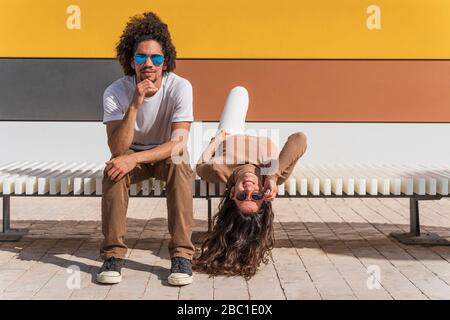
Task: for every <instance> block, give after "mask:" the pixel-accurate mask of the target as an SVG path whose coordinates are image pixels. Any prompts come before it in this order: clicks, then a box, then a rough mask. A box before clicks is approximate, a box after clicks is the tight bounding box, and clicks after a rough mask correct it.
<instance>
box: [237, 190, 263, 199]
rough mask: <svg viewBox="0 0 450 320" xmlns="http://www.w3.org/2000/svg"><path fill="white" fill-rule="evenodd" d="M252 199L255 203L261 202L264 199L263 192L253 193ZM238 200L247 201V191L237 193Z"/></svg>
mask: <svg viewBox="0 0 450 320" xmlns="http://www.w3.org/2000/svg"><path fill="white" fill-rule="evenodd" d="M251 198H252V199H253V200H255V201H258V200H261V199H262V198H263V194H262V193H261V192H257V191H255V192H252V194H251ZM236 199H237V200H239V201H244V200H245V199H247V193H246V192H245V191H239V192H236Z"/></svg>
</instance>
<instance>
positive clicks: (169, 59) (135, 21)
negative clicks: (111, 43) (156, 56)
mask: <svg viewBox="0 0 450 320" xmlns="http://www.w3.org/2000/svg"><path fill="white" fill-rule="evenodd" d="M146 40H155V41H156V42H158V43H159V44H160V45H161V47H162V51H163V54H164V64H165V66H166V69H165V70H164V72H171V71H173V70H175V67H176V61H175V60H176V57H177V52H176V50H175V47H174V45H173V44H172V39H171V38H170V33H169V29H168V27H167V24H165V23H164V22H162V21H161V19H160V18H159V17H158V16H157V15H156V14H154V13H153V12H145V13H143V14H142V15H136V16H134V17H132V18H131V19H130V21H129V22H128V23H127V26H126V27H125V30H124V31H123V33H122V36H121V37H120V40H119V43H118V44H117V46H116V54H117V59H118V60H119V62H120V64H121V65H122V68H123V71H124V73H125V75H127V76H133V75H134V74H135V73H134V69H133V68H132V67H131V60H132V59H133V57H134V53H135V52H136V50H137V47H138V45H139V43H141V42H142V41H146Z"/></svg>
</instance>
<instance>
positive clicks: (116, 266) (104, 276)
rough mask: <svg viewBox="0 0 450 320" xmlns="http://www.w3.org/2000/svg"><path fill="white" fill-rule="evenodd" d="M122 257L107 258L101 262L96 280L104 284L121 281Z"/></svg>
mask: <svg viewBox="0 0 450 320" xmlns="http://www.w3.org/2000/svg"><path fill="white" fill-rule="evenodd" d="M122 266H123V259H119V258H114V257H111V258H108V259H107V260H105V261H104V262H103V265H102V267H101V268H100V270H99V271H98V273H97V282H100V283H104V284H115V283H119V282H120V281H122V272H121V270H122Z"/></svg>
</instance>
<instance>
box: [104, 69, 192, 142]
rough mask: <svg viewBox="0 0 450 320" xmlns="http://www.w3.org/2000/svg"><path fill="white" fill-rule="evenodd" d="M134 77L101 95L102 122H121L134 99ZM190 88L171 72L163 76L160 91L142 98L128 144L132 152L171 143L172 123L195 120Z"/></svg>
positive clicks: (116, 84)
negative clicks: (130, 142) (131, 141)
mask: <svg viewBox="0 0 450 320" xmlns="http://www.w3.org/2000/svg"><path fill="white" fill-rule="evenodd" d="M135 88H136V84H135V77H134V76H125V77H122V78H120V79H118V80H116V81H114V82H113V83H112V84H111V85H110V86H109V87H108V88H106V90H105V92H104V94H103V123H107V122H109V121H114V120H122V119H123V117H124V116H125V113H126V112H127V110H128V107H129V106H130V104H131V101H132V99H133V96H134V91H135ZM192 101H193V98H192V85H191V83H190V82H189V81H188V80H187V79H184V78H182V77H180V76H178V75H176V74H175V73H173V72H169V73H167V74H165V75H164V76H163V80H162V84H161V88H160V89H159V90H158V92H156V93H155V94H154V95H153V96H152V97H145V98H144V102H143V104H142V105H141V106H140V107H139V111H138V114H137V116H136V123H135V125H134V138H133V143H132V145H131V148H132V149H135V150H147V149H151V148H154V147H156V146H158V145H160V144H162V143H164V142H167V141H169V140H170V135H171V124H172V122H183V121H188V122H192V121H194V117H193V111H192Z"/></svg>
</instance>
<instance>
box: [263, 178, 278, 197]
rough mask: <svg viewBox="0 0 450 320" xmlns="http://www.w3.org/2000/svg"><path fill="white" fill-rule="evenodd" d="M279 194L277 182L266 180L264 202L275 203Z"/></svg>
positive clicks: (270, 179) (271, 179)
mask: <svg viewBox="0 0 450 320" xmlns="http://www.w3.org/2000/svg"><path fill="white" fill-rule="evenodd" d="M277 193H278V187H277V183H276V180H275V179H273V178H266V180H265V181H264V198H263V199H264V201H273V199H275V197H276V196H277Z"/></svg>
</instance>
